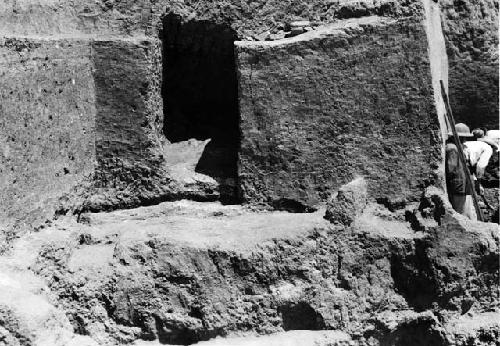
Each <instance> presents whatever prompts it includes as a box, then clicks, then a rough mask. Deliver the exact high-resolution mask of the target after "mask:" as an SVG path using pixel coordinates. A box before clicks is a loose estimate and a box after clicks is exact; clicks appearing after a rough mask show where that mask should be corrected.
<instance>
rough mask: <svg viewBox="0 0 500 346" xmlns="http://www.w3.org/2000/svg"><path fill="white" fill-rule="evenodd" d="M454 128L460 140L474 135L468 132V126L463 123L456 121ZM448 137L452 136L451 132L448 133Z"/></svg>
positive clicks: (463, 140) (462, 140)
mask: <svg viewBox="0 0 500 346" xmlns="http://www.w3.org/2000/svg"><path fill="white" fill-rule="evenodd" d="M455 130H456V132H457V135H458V138H460V142H465V141H467V140H470V139H471V138H473V137H474V135H473V134H472V133H471V132H470V129H469V126H467V125H465V124H464V123H458V124H456V125H455ZM448 138H453V133H452V132H450V133H448Z"/></svg>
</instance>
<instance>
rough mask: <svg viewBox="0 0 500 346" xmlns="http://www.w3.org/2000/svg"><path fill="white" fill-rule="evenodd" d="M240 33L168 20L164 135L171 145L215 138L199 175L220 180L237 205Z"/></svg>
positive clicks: (206, 23)
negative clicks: (236, 50) (237, 58)
mask: <svg viewBox="0 0 500 346" xmlns="http://www.w3.org/2000/svg"><path fill="white" fill-rule="evenodd" d="M235 39H236V33H235V32H234V31H233V30H232V29H231V28H230V27H229V26H226V25H222V24H216V23H213V22H210V21H205V20H201V21H189V22H186V23H183V22H182V20H181V18H180V17H179V16H177V15H175V14H169V15H167V16H165V18H164V20H163V101H164V116H165V122H164V132H165V135H166V137H167V138H168V140H170V141H171V142H174V143H175V142H181V141H186V140H188V139H191V138H195V139H198V140H206V139H211V141H210V142H209V143H208V145H207V146H206V147H205V150H204V152H203V154H202V157H201V158H200V160H199V162H198V164H197V166H196V171H197V172H198V173H203V174H206V175H209V176H211V177H213V178H215V179H216V180H217V181H218V182H219V184H220V193H221V200H223V201H225V202H235V201H236V196H237V192H236V191H237V189H236V176H237V157H238V148H239V143H240V131H239V113H238V84H237V79H236V65H235V54H234V41H235Z"/></svg>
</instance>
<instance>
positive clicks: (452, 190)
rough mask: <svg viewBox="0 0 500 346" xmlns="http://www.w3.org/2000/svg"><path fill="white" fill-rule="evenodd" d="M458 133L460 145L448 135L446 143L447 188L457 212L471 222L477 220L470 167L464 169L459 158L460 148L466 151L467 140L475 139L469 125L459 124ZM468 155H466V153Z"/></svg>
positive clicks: (456, 127)
mask: <svg viewBox="0 0 500 346" xmlns="http://www.w3.org/2000/svg"><path fill="white" fill-rule="evenodd" d="M455 129H456V132H457V134H458V137H459V139H460V143H455V138H454V136H453V134H451V133H449V134H448V141H447V142H446V146H445V152H446V162H445V170H446V188H447V190H448V199H449V201H450V203H451V205H452V207H453V209H455V211H457V212H458V213H460V214H463V215H465V216H467V217H468V218H469V219H471V220H477V214H476V210H475V208H474V201H473V199H472V193H473V190H472V189H473V188H474V187H473V186H472V185H471V184H470V182H469V181H470V180H469V179H467V174H470V173H469V169H468V167H464V166H463V164H462V161H461V160H460V157H459V152H458V150H459V148H460V147H461V148H462V150H464V149H465V148H464V146H463V142H465V140H466V139H470V138H473V137H474V136H473V135H472V133H471V132H470V129H469V127H468V126H467V125H465V124H463V123H459V124H456V125H455ZM464 154H466V153H464Z"/></svg>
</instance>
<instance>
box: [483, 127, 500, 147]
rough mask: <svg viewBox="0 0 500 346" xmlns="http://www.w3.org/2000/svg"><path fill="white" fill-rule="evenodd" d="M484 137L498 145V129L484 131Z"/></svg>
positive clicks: (499, 133)
mask: <svg viewBox="0 0 500 346" xmlns="http://www.w3.org/2000/svg"><path fill="white" fill-rule="evenodd" d="M485 137H486V138H488V139H491V140H492V141H494V142H495V143H497V145H500V130H489V131H487V132H486V136H485Z"/></svg>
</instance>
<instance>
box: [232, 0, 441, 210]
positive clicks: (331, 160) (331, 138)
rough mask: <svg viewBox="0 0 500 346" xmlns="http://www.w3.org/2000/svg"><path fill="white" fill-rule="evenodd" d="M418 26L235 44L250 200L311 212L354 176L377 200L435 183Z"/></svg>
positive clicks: (362, 27) (433, 129)
mask: <svg viewBox="0 0 500 346" xmlns="http://www.w3.org/2000/svg"><path fill="white" fill-rule="evenodd" d="M421 18H422V19H421V20H420V19H419V18H418V17H414V19H409V20H404V21H394V20H388V19H384V18H381V17H365V18H361V19H358V20H351V21H341V22H338V23H337V24H334V25H331V26H328V27H326V28H324V29H321V30H318V31H316V32H312V33H308V34H304V35H301V36H298V37H295V38H291V39H285V40H282V41H276V42H254V43H251V42H238V43H237V60H238V69H239V83H240V85H239V87H240V112H241V130H242V141H241V152H240V162H239V164H240V181H241V184H242V186H241V188H242V194H243V197H244V199H245V200H246V201H260V202H264V203H271V204H273V203H276V201H279V200H280V199H284V198H286V199H294V200H297V201H300V202H302V203H306V204H313V205H314V204H316V203H318V202H321V201H324V200H325V199H326V198H327V197H328V196H329V195H330V193H331V192H332V191H333V190H334V189H336V188H338V187H339V186H340V185H342V184H344V183H346V182H349V181H351V180H352V179H354V178H355V177H356V176H357V175H362V176H365V177H367V179H368V181H369V192H370V197H371V198H374V199H381V200H384V199H387V200H389V201H391V202H397V201H399V200H414V199H417V198H418V197H419V196H420V194H421V190H422V188H423V187H425V186H427V185H430V184H435V183H436V181H437V180H438V178H437V176H436V174H435V172H436V170H437V169H438V167H439V166H440V161H441V149H440V146H441V138H440V135H439V133H440V125H439V120H438V109H437V107H436V102H437V101H435V98H434V96H433V94H434V89H433V84H434V85H436V82H437V80H436V78H434V79H433V78H432V75H431V61H430V58H429V55H428V47H429V42H428V41H427V37H426V31H425V26H424V21H423V18H424V16H423V10H422V17H421ZM435 77H436V76H435Z"/></svg>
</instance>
